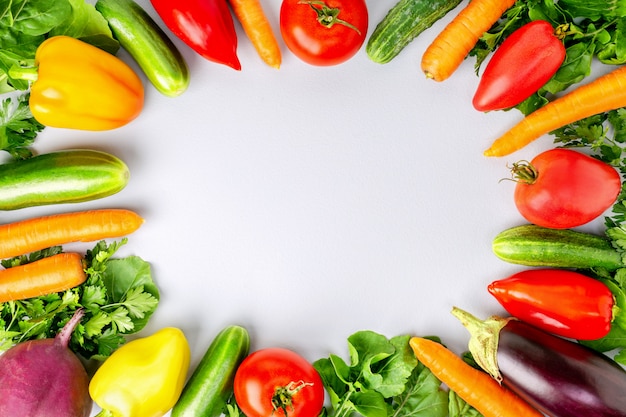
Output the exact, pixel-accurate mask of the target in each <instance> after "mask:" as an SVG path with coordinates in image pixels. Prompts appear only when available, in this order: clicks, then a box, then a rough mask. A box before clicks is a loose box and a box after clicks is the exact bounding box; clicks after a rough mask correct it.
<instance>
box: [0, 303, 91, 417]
mask: <svg viewBox="0 0 626 417" xmlns="http://www.w3.org/2000/svg"><path fill="white" fill-rule="evenodd" d="M83 314H84V311H83V310H82V309H80V310H77V311H76V313H75V314H74V316H73V317H72V318H71V319H70V320H69V321H68V322H67V324H66V325H65V326H64V327H63V329H61V331H60V332H59V334H57V336H56V337H55V338H54V339H40V340H31V341H27V342H22V343H19V344H17V345H15V346H13V347H12V348H11V349H9V350H7V351H6V352H4V354H2V355H0V417H17V416H19V417H88V416H89V414H90V413H91V408H92V400H91V398H90V397H89V376H88V375H87V371H86V370H85V367H84V366H83V364H82V362H81V361H80V359H79V358H78V356H76V355H75V354H74V352H72V351H71V350H70V349H69V348H68V344H69V341H70V337H71V335H72V332H73V331H74V328H75V327H76V325H77V324H78V322H79V321H80V319H81V318H82V317H83Z"/></svg>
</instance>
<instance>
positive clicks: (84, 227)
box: [0, 209, 143, 259]
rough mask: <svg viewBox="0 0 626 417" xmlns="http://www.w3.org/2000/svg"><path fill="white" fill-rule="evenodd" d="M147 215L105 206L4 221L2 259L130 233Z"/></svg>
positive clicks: (0, 243)
mask: <svg viewBox="0 0 626 417" xmlns="http://www.w3.org/2000/svg"><path fill="white" fill-rule="evenodd" d="M142 223H143V219H142V218H141V217H139V215H138V214H137V213H135V212H133V211H130V210H123V209H101V210H87V211H79V212H74V213H63V214H55V215H50V216H43V217H35V218H31V219H27V220H22V221H18V222H14V223H8V224H4V225H0V259H3V258H10V257H13V256H18V255H24V254H27V253H30V252H33V251H37V250H41V249H45V248H48V247H50V246H55V245H63V244H66V243H71V242H92V241H96V240H102V239H106V238H114V237H121V236H125V235H128V234H130V233H132V232H134V231H135V230H137V229H138V228H139V227H140V226H141V224H142Z"/></svg>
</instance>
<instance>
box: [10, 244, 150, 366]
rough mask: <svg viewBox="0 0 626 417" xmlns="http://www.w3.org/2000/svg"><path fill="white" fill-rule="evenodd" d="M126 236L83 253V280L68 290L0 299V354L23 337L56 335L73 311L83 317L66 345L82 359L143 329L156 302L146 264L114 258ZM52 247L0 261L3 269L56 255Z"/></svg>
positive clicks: (106, 352)
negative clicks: (84, 273) (85, 277)
mask: <svg viewBox="0 0 626 417" xmlns="http://www.w3.org/2000/svg"><path fill="white" fill-rule="evenodd" d="M126 242H127V239H122V240H121V241H117V242H112V243H111V244H107V243H106V242H105V241H100V242H97V243H96V245H95V246H94V248H93V249H92V250H88V251H87V253H86V254H85V262H86V268H85V271H86V273H87V280H86V282H85V283H83V284H82V285H79V286H77V287H75V288H72V289H70V290H67V291H64V292H61V293H53V294H48V295H45V296H41V297H35V298H30V299H26V300H20V301H9V302H6V303H0V352H2V351H4V350H6V349H8V348H10V347H11V346H13V345H14V344H16V343H19V342H21V341H25V340H32V339H41V338H51V337H54V336H55V335H56V334H57V333H58V332H59V331H60V329H61V328H62V327H63V324H64V323H65V322H66V321H67V320H69V318H70V317H71V316H72V315H73V313H74V312H75V311H76V310H77V309H79V308H84V309H85V316H84V318H83V320H82V321H81V324H80V325H79V326H77V328H76V331H75V332H74V334H73V335H72V339H71V341H70V348H71V349H72V350H73V351H74V352H75V353H77V354H79V355H81V356H83V357H84V358H86V359H96V360H103V359H105V358H106V357H108V356H109V355H110V354H111V353H112V352H113V351H115V350H116V349H117V348H118V347H119V346H121V345H122V344H123V343H125V340H126V339H125V336H126V335H129V334H132V333H136V332H138V331H139V330H141V329H142V328H143V327H144V326H145V324H146V323H147V321H148V319H149V318H150V317H151V315H152V313H153V312H154V311H155V310H156V308H157V306H158V303H159V290H158V288H157V286H156V284H155V283H154V282H153V280H152V275H151V270H150V264H149V263H147V262H146V261H144V260H142V259H141V258H139V257H137V256H129V257H126V258H113V256H114V254H115V252H116V251H117V250H118V249H119V247H120V246H122V245H124V244H125V243H126ZM61 250H62V248H61V247H58V246H57V247H52V248H49V249H46V250H43V251H38V252H33V253H32V254H29V255H24V256H19V257H16V258H13V259H9V260H3V261H2V264H3V266H5V267H11V266H16V265H21V264H25V263H28V262H32V261H34V260H36V259H41V258H42V257H45V256H50V255H52V254H54V253H59V252H60V251H61Z"/></svg>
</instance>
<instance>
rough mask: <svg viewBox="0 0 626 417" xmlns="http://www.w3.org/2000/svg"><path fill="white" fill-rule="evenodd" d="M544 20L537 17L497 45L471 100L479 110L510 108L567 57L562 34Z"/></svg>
mask: <svg viewBox="0 0 626 417" xmlns="http://www.w3.org/2000/svg"><path fill="white" fill-rule="evenodd" d="M564 32H565V29H564V28H563V27H558V28H557V29H556V30H555V29H554V28H553V27H552V25H551V24H550V23H549V22H546V21H545V20H535V21H532V22H530V23H527V24H526V25H524V26H522V27H521V28H519V29H517V30H516V31H515V32H513V33H512V34H511V35H510V36H509V37H508V38H506V39H505V41H504V42H502V44H501V45H500V46H499V47H498V49H497V50H496V52H495V53H494V54H493V56H492V57H491V60H489V63H488V64H487V67H486V68H485V71H484V72H483V75H482V77H481V79H480V82H479V84H478V88H477V89H476V94H475V95H474V99H473V100H472V104H473V105H474V108H475V109H476V110H480V111H491V110H502V109H507V108H510V107H513V106H516V105H517V104H519V103H521V102H522V101H524V100H526V99H527V98H528V97H530V96H531V95H533V94H534V93H535V92H536V91H537V90H539V89H540V88H541V87H543V85H544V84H545V83H546V82H548V80H549V79H550V78H551V77H552V76H553V75H554V74H555V73H556V71H557V70H558V69H559V67H560V66H561V64H562V63H563V61H564V60H565V46H564V45H563V41H562V37H563V36H565V33H564Z"/></svg>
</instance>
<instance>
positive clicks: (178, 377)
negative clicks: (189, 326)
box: [89, 327, 191, 417]
mask: <svg viewBox="0 0 626 417" xmlns="http://www.w3.org/2000/svg"><path fill="white" fill-rule="evenodd" d="M190 356H191V352H190V349H189V344H188V343H187V339H186V338H185V335H184V334H183V332H182V331H181V330H180V329H177V328H175V327H165V328H163V329H161V330H159V331H157V332H156V333H154V334H153V335H151V336H148V337H144V338H141V339H135V340H132V341H130V342H128V343H126V344H124V345H122V346H121V347H120V348H119V349H118V350H116V351H115V352H113V354H112V355H111V356H109V357H108V358H107V359H106V360H105V361H104V363H103V364H102V366H100V368H98V370H97V371H96V373H95V374H94V376H93V378H92V379H91V382H90V383H89V394H90V395H91V398H92V399H93V400H94V402H95V403H96V404H98V406H100V408H102V411H101V412H100V413H99V414H98V416H100V417H162V416H164V415H165V414H166V413H167V412H168V411H169V410H170V409H171V408H172V407H173V406H174V404H176V401H178V398H179V397H180V395H181V393H182V390H183V387H184V385H185V380H186V377H187V372H188V370H189V361H190Z"/></svg>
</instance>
